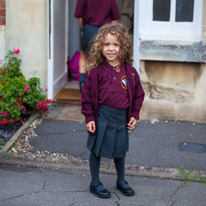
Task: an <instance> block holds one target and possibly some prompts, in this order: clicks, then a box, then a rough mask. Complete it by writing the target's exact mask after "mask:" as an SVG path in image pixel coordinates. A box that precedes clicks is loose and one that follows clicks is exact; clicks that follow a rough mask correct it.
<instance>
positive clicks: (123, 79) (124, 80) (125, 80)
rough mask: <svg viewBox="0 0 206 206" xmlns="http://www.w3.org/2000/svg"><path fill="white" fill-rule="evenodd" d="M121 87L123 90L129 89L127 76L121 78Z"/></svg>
mask: <svg viewBox="0 0 206 206" xmlns="http://www.w3.org/2000/svg"><path fill="white" fill-rule="evenodd" d="M121 85H122V88H124V89H127V76H126V75H124V76H123V77H122V78H121Z"/></svg>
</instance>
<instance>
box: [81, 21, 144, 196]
mask: <svg viewBox="0 0 206 206" xmlns="http://www.w3.org/2000/svg"><path fill="white" fill-rule="evenodd" d="M131 63H132V43H131V39H130V36H129V34H128V33H127V31H126V29H125V28H124V26H123V25H122V24H119V23H108V24H105V25H104V26H102V27H101V28H100V29H99V31H98V33H97V35H96V36H95V38H94V41H93V44H92V46H91V50H90V55H89V57H88V71H89V75H88V78H87V80H86V83H85V85H84V87H83V90H82V110H81V111H82V113H83V114H84V115H85V122H86V125H87V129H88V132H89V136H88V142H87V147H88V149H89V150H90V151H91V153H90V159H89V163H90V172H91V177H92V181H91V184H90V192H91V193H93V194H94V195H96V196H97V197H101V198H109V197H110V196H111V194H110V192H109V191H108V190H107V189H105V188H104V186H103V185H102V183H101V182H100V179H99V168H100V159H101V157H106V158H110V159H111V158H114V163H115V167H116V171H117V182H116V188H117V189H118V190H120V191H121V192H122V194H123V195H126V196H132V195H134V190H133V189H132V188H131V187H130V186H129V184H128V183H127V181H126V180H125V156H126V152H127V151H128V149H129V141H128V130H132V129H134V128H135V126H136V124H137V119H138V118H139V112H140V108H141V106H142V102H143V99H144V91H143V89H142V86H141V83H140V79H139V75H138V74H137V71H136V70H135V68H133V67H132V66H131Z"/></svg>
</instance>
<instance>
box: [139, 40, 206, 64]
mask: <svg viewBox="0 0 206 206" xmlns="http://www.w3.org/2000/svg"><path fill="white" fill-rule="evenodd" d="M140 60H151V61H152V60H154V61H173V62H194V63H206V43H203V42H201V41H200V42H179V41H178V42H175V41H141V43H140Z"/></svg>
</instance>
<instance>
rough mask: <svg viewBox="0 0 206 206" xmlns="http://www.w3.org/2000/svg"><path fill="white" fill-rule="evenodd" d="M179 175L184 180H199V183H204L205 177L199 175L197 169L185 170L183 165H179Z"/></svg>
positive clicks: (205, 181)
mask: <svg viewBox="0 0 206 206" xmlns="http://www.w3.org/2000/svg"><path fill="white" fill-rule="evenodd" d="M178 170H179V176H180V179H181V180H182V181H184V182H199V183H206V177H201V176H200V174H198V173H197V171H195V170H194V168H193V169H191V170H190V171H186V170H185V169H184V167H183V166H182V167H181V166H179V167H178Z"/></svg>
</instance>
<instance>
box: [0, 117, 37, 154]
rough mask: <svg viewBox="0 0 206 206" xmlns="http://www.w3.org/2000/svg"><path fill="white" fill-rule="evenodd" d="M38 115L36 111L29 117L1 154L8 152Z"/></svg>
mask: <svg viewBox="0 0 206 206" xmlns="http://www.w3.org/2000/svg"><path fill="white" fill-rule="evenodd" d="M38 115H39V114H38V113H34V114H32V115H31V116H30V117H29V119H28V120H27V121H26V122H25V123H24V124H23V125H22V126H21V127H20V128H19V129H18V130H17V132H16V133H15V134H14V135H13V136H12V138H11V139H10V140H9V141H8V142H7V143H6V145H4V147H3V148H2V149H1V150H0V154H1V153H5V152H7V151H8V150H9V149H10V148H11V146H12V145H13V144H14V142H16V141H17V140H18V138H19V137H20V135H21V134H22V133H23V132H24V131H25V129H27V128H28V127H29V126H30V124H31V123H32V122H33V121H34V120H35V119H37V117H38Z"/></svg>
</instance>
